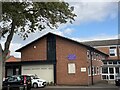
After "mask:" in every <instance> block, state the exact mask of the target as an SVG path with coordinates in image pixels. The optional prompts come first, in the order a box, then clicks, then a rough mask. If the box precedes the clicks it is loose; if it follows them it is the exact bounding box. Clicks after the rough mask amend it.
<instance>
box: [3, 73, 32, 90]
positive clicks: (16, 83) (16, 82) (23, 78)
mask: <svg viewBox="0 0 120 90" xmlns="http://www.w3.org/2000/svg"><path fill="white" fill-rule="evenodd" d="M8 86H9V87H20V86H24V87H25V86H27V89H28V90H30V89H31V77H30V76H27V75H13V76H10V77H8V78H6V79H5V80H4V81H3V87H8Z"/></svg>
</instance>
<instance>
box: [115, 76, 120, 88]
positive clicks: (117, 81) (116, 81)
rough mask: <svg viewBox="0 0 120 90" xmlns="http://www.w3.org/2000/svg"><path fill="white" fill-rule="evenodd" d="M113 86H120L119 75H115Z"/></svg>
mask: <svg viewBox="0 0 120 90" xmlns="http://www.w3.org/2000/svg"><path fill="white" fill-rule="evenodd" d="M115 85H116V86H120V74H117V75H116V78H115Z"/></svg>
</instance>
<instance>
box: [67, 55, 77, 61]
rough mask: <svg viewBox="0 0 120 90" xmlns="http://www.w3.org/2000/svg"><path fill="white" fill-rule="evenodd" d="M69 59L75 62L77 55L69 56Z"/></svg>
mask: <svg viewBox="0 0 120 90" xmlns="http://www.w3.org/2000/svg"><path fill="white" fill-rule="evenodd" d="M67 58H68V60H75V59H76V55H75V54H69V55H68V57H67Z"/></svg>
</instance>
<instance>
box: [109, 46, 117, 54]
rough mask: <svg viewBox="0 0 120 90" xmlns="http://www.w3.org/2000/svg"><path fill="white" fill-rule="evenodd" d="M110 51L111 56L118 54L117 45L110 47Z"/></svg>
mask: <svg viewBox="0 0 120 90" xmlns="http://www.w3.org/2000/svg"><path fill="white" fill-rule="evenodd" d="M109 52H110V56H117V51H116V47H110V49H109Z"/></svg>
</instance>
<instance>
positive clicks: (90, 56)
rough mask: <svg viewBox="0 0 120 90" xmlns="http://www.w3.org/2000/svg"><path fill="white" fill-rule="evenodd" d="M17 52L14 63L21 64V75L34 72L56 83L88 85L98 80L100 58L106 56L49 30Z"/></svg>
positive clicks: (105, 57)
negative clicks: (18, 54)
mask: <svg viewBox="0 0 120 90" xmlns="http://www.w3.org/2000/svg"><path fill="white" fill-rule="evenodd" d="M17 52H21V61H20V62H19V63H16V64H17V65H18V66H21V68H20V69H21V74H37V75H38V76H39V77H41V78H43V79H46V80H47V81H48V82H53V83H54V84H57V85H89V84H91V83H95V82H98V81H100V80H101V67H102V66H103V62H102V60H106V59H107V57H108V55H107V54H105V53H103V52H101V51H99V50H98V49H95V48H93V47H91V46H89V45H86V44H83V43H79V42H77V41H74V40H71V39H69V38H65V37H62V36H59V35H56V34H52V33H48V34H46V35H44V36H42V37H40V38H38V39H37V40H35V41H33V42H31V43H29V44H27V45H26V46H23V47H22V48H20V49H18V50H17ZM8 64H9V63H8ZM9 65H10V64H9ZM11 65H13V64H11Z"/></svg>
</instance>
